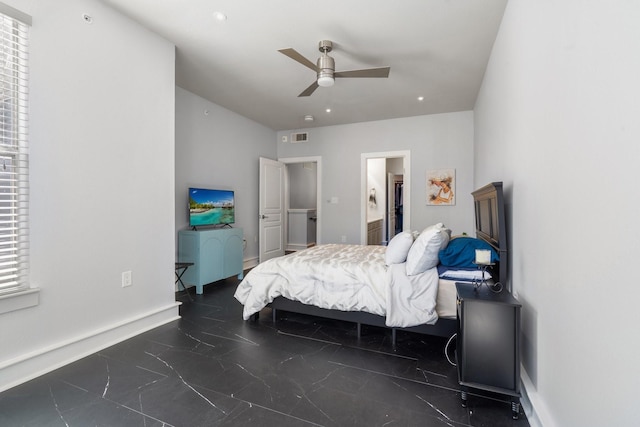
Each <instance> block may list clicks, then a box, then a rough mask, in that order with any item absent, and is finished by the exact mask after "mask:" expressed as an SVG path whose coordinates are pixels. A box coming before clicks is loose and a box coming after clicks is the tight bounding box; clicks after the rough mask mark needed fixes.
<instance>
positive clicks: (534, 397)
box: [520, 365, 556, 427]
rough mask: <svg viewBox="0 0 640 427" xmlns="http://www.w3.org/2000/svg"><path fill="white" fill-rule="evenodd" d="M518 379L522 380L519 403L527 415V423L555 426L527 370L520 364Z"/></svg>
mask: <svg viewBox="0 0 640 427" xmlns="http://www.w3.org/2000/svg"><path fill="white" fill-rule="evenodd" d="M520 379H521V380H522V398H521V399H520V403H521V404H522V409H523V410H524V413H525V415H526V416H527V421H529V425H530V426H531V427H555V426H556V423H555V422H553V420H552V418H551V416H550V415H549V412H548V411H547V410H546V406H545V405H544V403H543V402H542V400H541V399H540V395H539V394H538V392H537V390H536V388H535V386H534V385H533V382H532V381H531V378H529V375H528V374H527V371H526V370H525V369H524V367H523V366H522V365H520Z"/></svg>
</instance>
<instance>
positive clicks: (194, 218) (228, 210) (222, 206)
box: [189, 188, 236, 227]
mask: <svg viewBox="0 0 640 427" xmlns="http://www.w3.org/2000/svg"><path fill="white" fill-rule="evenodd" d="M235 212H236V206H235V199H234V194H233V191H230V190H211V189H207V188H189V226H191V227H198V226H207V225H227V224H233V223H234V222H235Z"/></svg>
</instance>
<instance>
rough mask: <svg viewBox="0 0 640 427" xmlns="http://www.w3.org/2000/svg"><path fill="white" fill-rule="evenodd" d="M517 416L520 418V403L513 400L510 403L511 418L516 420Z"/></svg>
mask: <svg viewBox="0 0 640 427" xmlns="http://www.w3.org/2000/svg"><path fill="white" fill-rule="evenodd" d="M519 416H520V402H519V401H517V400H515V399H514V400H512V401H511V417H512V418H513V419H514V420H517V419H518V417H519Z"/></svg>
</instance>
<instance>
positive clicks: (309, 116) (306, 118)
mask: <svg viewBox="0 0 640 427" xmlns="http://www.w3.org/2000/svg"><path fill="white" fill-rule="evenodd" d="M304 121H305V122H312V121H313V116H312V115H311V114H307V115H306V116H304Z"/></svg>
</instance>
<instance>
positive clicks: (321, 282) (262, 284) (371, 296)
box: [234, 244, 455, 327]
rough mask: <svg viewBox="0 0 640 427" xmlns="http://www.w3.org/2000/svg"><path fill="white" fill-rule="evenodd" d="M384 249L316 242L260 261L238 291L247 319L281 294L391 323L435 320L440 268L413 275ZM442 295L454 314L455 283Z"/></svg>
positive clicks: (448, 312)
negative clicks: (387, 258) (391, 260)
mask: <svg viewBox="0 0 640 427" xmlns="http://www.w3.org/2000/svg"><path fill="white" fill-rule="evenodd" d="M384 254H385V248H384V247H382V246H366V245H339V244H326V245H319V246H315V247H312V248H308V249H305V250H303V251H299V252H297V253H295V254H291V255H287V256H284V257H279V258H273V259H270V260H268V261H266V262H264V263H262V264H260V265H258V266H257V267H255V268H254V269H253V270H251V271H250V272H249V273H248V274H247V275H246V276H245V278H244V280H243V281H242V282H241V283H240V284H239V286H238V288H237V289H236V293H235V294H234V296H235V298H236V299H237V300H238V301H239V302H240V303H242V304H243V305H244V309H243V317H244V318H245V319H248V318H249V317H250V316H251V315H253V314H254V313H257V312H258V311H260V310H261V309H262V308H264V307H265V306H266V305H267V304H268V303H270V302H271V301H273V299H274V298H276V297H278V296H283V297H285V298H287V299H290V300H294V301H299V302H302V303H303V304H308V305H314V306H316V307H320V308H325V309H331V310H340V311H364V312H368V313H372V314H376V315H379V316H385V324H386V325H387V326H389V327H409V326H415V325H421V324H433V323H435V322H436V321H437V319H438V314H437V313H436V299H437V294H438V281H439V280H438V272H437V270H436V268H432V269H428V270H427V271H425V272H422V273H420V274H415V275H410V276H409V275H407V274H406V267H405V265H404V263H402V264H392V265H390V266H386V265H385V261H384ZM451 289H453V298H452V297H451V292H450V290H451ZM441 299H442V301H443V302H442V306H443V314H444V315H445V316H449V317H450V316H451V314H452V313H453V317H455V284H454V285H445V286H443V291H442V292H441ZM452 307H453V308H452Z"/></svg>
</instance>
